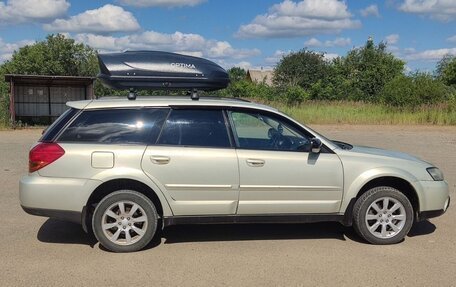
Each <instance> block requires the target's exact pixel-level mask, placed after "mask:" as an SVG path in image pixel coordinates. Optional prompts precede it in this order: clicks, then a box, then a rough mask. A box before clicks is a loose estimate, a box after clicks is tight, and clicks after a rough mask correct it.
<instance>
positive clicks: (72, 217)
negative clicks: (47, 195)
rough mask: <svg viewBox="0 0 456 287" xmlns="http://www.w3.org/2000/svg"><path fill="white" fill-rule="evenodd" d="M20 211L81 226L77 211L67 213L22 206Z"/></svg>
mask: <svg viewBox="0 0 456 287" xmlns="http://www.w3.org/2000/svg"><path fill="white" fill-rule="evenodd" d="M21 207H22V209H23V210H24V211H25V212H27V213H28V214H31V215H36V216H44V217H50V218H55V219H60V220H65V221H70V222H74V223H77V224H81V218H82V217H81V215H82V214H81V212H77V211H69V210H55V209H42V208H34V207H26V206H22V205H21Z"/></svg>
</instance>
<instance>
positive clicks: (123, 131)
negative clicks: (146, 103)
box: [58, 108, 169, 144]
mask: <svg viewBox="0 0 456 287" xmlns="http://www.w3.org/2000/svg"><path fill="white" fill-rule="evenodd" d="M168 113H169V109H168V108H141V109H109V110H87V111H84V112H82V113H81V114H80V115H79V116H78V117H77V118H76V119H75V120H74V121H73V122H72V123H71V125H70V126H68V128H67V129H66V130H65V131H64V132H63V133H62V135H61V136H60V137H59V139H58V141H59V142H75V143H100V144H149V143H155V141H156V140H157V137H158V134H159V133H160V130H161V127H162V125H163V122H164V121H165V118H166V117H167V115H168Z"/></svg>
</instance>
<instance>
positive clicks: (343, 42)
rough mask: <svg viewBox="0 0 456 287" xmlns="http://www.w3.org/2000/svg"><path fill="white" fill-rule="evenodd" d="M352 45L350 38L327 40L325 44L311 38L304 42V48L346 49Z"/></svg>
mask: <svg viewBox="0 0 456 287" xmlns="http://www.w3.org/2000/svg"><path fill="white" fill-rule="evenodd" d="M350 44H351V39H350V38H342V37H338V38H336V39H334V40H326V41H325V42H321V41H320V40H318V39H317V38H311V39H309V40H307V41H305V42H304V46H307V47H335V46H337V47H344V46H348V45H350Z"/></svg>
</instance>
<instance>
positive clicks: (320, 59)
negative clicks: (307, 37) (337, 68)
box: [274, 49, 330, 90]
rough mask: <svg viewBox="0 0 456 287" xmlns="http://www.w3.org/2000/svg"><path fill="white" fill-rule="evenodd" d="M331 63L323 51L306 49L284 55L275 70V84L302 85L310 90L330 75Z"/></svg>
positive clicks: (283, 85)
mask: <svg viewBox="0 0 456 287" xmlns="http://www.w3.org/2000/svg"><path fill="white" fill-rule="evenodd" d="M329 65H330V63H329V62H328V61H326V60H325V59H324V54H323V53H318V52H314V51H309V50H306V49H303V50H300V51H298V52H294V53H290V54H288V55H286V56H284V57H283V58H282V59H281V60H280V62H279V63H278V64H277V66H276V68H275V70H274V84H275V85H277V86H280V87H290V86H292V87H294V86H300V87H301V88H303V89H305V90H308V89H309V88H310V87H312V85H313V84H315V83H316V82H318V81H319V80H322V79H326V78H327V77H328V72H329Z"/></svg>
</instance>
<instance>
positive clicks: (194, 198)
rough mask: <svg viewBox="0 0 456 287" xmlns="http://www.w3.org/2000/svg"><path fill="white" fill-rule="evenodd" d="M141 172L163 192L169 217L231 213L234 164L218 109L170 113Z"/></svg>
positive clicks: (234, 198)
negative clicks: (169, 211)
mask: <svg viewBox="0 0 456 287" xmlns="http://www.w3.org/2000/svg"><path fill="white" fill-rule="evenodd" d="M142 168H143V170H144V172H145V173H146V174H147V175H148V176H149V177H150V178H151V179H152V180H153V181H154V182H155V183H156V184H157V185H158V186H160V187H161V189H162V190H164V193H165V194H166V196H167V197H168V202H169V204H170V206H171V209H172V211H173V213H174V215H227V214H235V213H236V208H237V203H238V197H239V169H238V162H237V156H236V151H235V149H234V148H233V146H232V144H231V140H230V137H229V135H228V125H227V124H226V117H225V115H224V112H223V111H222V110H221V109H185V108H177V109H173V110H172V111H171V113H170V114H169V116H168V118H167V120H166V122H165V124H164V126H163V129H162V132H161V134H160V136H159V138H158V140H157V143H156V144H154V145H150V146H148V147H147V149H146V151H145V154H144V157H143V160H142Z"/></svg>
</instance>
